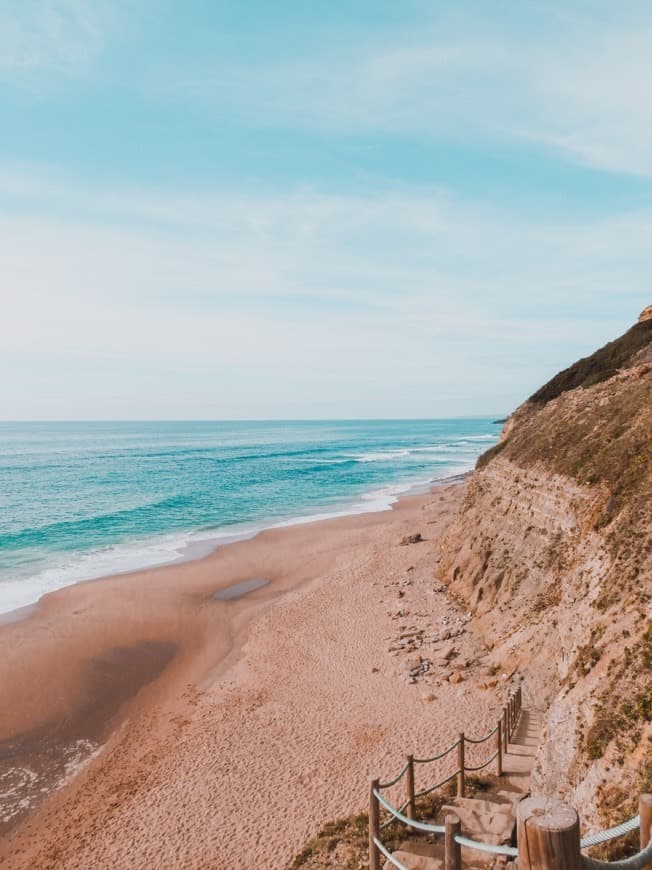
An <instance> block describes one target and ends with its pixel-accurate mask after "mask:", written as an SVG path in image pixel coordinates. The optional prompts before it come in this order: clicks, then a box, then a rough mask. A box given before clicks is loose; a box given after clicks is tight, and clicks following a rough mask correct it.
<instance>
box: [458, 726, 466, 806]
mask: <svg viewBox="0 0 652 870" xmlns="http://www.w3.org/2000/svg"><path fill="white" fill-rule="evenodd" d="M457 796H458V797H464V732H463V731H460V736H459V739H458V744H457Z"/></svg>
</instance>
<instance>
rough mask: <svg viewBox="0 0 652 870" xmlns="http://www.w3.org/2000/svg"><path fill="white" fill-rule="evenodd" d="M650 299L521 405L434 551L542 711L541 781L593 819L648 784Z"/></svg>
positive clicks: (599, 820) (541, 789) (537, 778)
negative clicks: (626, 326) (634, 318)
mask: <svg viewBox="0 0 652 870" xmlns="http://www.w3.org/2000/svg"><path fill="white" fill-rule="evenodd" d="M651 313H652V308H647V309H646V310H645V312H643V314H642V315H641V319H640V320H639V322H638V323H637V324H635V325H634V326H633V327H632V328H631V329H630V330H628V332H626V333H625V335H623V336H621V337H620V338H619V339H616V340H615V341H613V342H611V343H610V344H608V345H606V346H605V347H604V348H601V349H600V350H598V351H596V353H595V354H593V355H592V356H590V357H587V358H586V359H582V360H579V361H578V362H577V363H575V365H573V366H571V367H570V368H568V369H566V370H565V371H563V372H561V373H560V374H559V375H557V376H556V377H555V378H553V379H552V380H551V381H550V382H549V383H548V384H546V385H545V386H543V387H542V388H541V389H540V390H538V391H537V392H536V393H535V394H534V395H533V396H532V397H531V398H530V399H529V400H528V401H526V402H525V403H524V404H523V405H521V406H520V407H519V408H518V409H517V410H516V411H515V412H514V413H513V414H512V416H511V417H510V418H509V419H508V421H507V422H506V424H505V426H504V429H503V432H502V434H501V439H500V441H499V443H498V444H497V445H496V446H495V447H494V448H492V449H491V450H490V451H488V452H487V453H486V454H484V456H482V457H481V458H480V460H479V461H478V465H477V468H476V471H475V472H474V474H473V476H472V479H471V481H470V484H469V487H468V492H467V495H466V498H465V501H464V503H463V505H462V507H461V508H460V511H459V513H458V514H457V516H456V518H455V519H454V520H453V523H452V524H451V526H450V527H449V529H448V531H447V533H446V535H445V537H444V539H443V542H442V544H441V546H440V553H439V555H438V557H437V558H438V565H437V576H438V578H439V579H440V580H442V581H443V582H445V583H447V584H448V585H449V587H450V589H451V591H452V592H453V594H454V595H456V596H458V597H459V598H460V599H462V600H463V601H464V602H465V604H466V605H467V606H470V608H471V610H472V612H473V614H474V616H475V621H476V624H477V626H478V627H479V629H480V630H481V631H483V632H484V633H485V635H486V637H487V639H488V642H489V643H490V644H492V646H493V648H492V658H493V660H494V662H495V663H496V664H500V665H501V668H502V669H504V670H510V671H511V670H512V669H513V668H518V670H519V672H520V673H521V674H522V675H523V676H524V677H525V680H526V683H525V689H526V693H527V694H526V697H528V696H529V702H530V703H531V704H534V705H535V706H537V707H540V708H541V709H542V710H543V711H545V714H546V727H545V731H544V737H543V740H542V744H541V747H540V750H539V754H538V758H537V764H536V767H535V771H534V780H533V782H534V791H535V792H538V793H549V794H553V793H554V794H557V795H559V796H561V797H562V798H563V799H565V800H568V801H569V802H570V803H572V804H574V805H575V806H576V807H577V808H578V810H580V812H581V817H582V819H583V821H584V822H585V823H586V825H587V826H588V825H596V826H597V825H601V824H605V823H606V824H609V823H611V822H614V821H621V820H622V819H624V818H625V817H626V816H627V814H628V813H631V812H632V811H633V808H634V804H635V799H636V798H637V796H638V794H639V792H640V791H643V790H646V791H652V724H651V720H652V680H651V679H650V673H651V666H652V623H651V620H650V616H651V615H652V570H651V569H652V521H651V520H652V445H651V440H652V439H651V435H652V319H650V314H651Z"/></svg>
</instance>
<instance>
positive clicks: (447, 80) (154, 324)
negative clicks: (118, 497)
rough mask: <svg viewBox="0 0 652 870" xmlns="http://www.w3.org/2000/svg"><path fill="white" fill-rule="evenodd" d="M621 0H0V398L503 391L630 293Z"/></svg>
mask: <svg viewBox="0 0 652 870" xmlns="http://www.w3.org/2000/svg"><path fill="white" fill-rule="evenodd" d="M651 45H652V8H650V5H649V3H643V2H641V3H636V2H631V3H630V2H624V3H621V4H613V3H607V2H600V0H593V2H590V3H589V2H574V3H573V2H564V3H559V4H555V3H554V2H552V3H534V2H523V0H518V2H517V0H513V2H494V3H491V4H488V3H487V4H479V3H470V2H469V3H466V2H460V0H455V2H452V0H451V2H432V0H430V2H417V0H404V2H401V3H396V2H392V3H389V2H384V0H374V2H371V0H369V2H367V0H360V2H355V0H349V2H346V3H345V2H329V3H317V4H306V3H299V2H275V3H273V4H272V3H267V2H265V3H263V2H253V0H252V2H241V3H234V2H228V3H227V2H220V0H214V2H201V3H200V2H185V3H183V4H182V3H179V2H171V0H156V2H154V0H142V2H138V0H133V2H131V3H129V4H127V3H122V2H112V3H109V2H100V0H85V2H84V0H49V2H34V0H23V2H21V3H15V2H9V0H0V124H1V125H2V129H1V134H2V135H0V256H1V262H2V265H3V270H2V272H3V274H2V283H1V284H0V293H1V294H2V300H1V301H2V307H3V317H2V318H1V319H0V395H2V403H1V407H0V416H1V417H2V418H4V419H52V418H55V419H57V418H94V419H97V418H118V419H119V418H161V417H162V418H177V417H180V418H183V417H190V418H239V417H245V418H251V417H254V418H267V417H340V416H343V417H356V416H361V417H367V416H370V417H394V416H396V417H405V416H416V417H429V416H447V415H458V414H459V415H465V414H494V413H496V414H497V413H503V412H506V411H509V410H511V409H513V408H514V407H515V406H516V405H517V404H518V403H520V402H521V401H522V400H523V399H524V398H525V397H527V395H529V394H530V393H531V392H533V391H534V390H535V389H536V388H537V387H538V386H539V385H540V384H541V383H542V382H543V381H544V380H546V379H547V378H548V377H550V376H551V375H552V374H554V373H555V372H556V371H557V370H558V369H559V368H561V367H563V366H565V365H567V364H568V363H570V362H572V361H573V360H574V359H576V358H577V357H578V356H581V355H583V354H586V353H588V352H590V351H592V350H593V349H594V348H595V347H597V346H599V345H601V344H603V343H604V342H605V341H606V340H608V339H610V338H613V337H615V336H616V335H618V334H620V333H621V332H622V331H624V329H625V328H627V327H628V326H629V325H630V324H631V323H632V322H633V321H634V320H635V318H636V316H637V314H638V312H639V310H640V309H642V308H643V307H644V306H645V305H647V304H649V303H650V302H651V301H652V295H651V294H650V286H649V275H650V273H651V271H652V270H651V267H652V245H650V238H651V237H652V236H651V233H652V113H650V112H649V93H650V89H651V87H652V51H650V46H651Z"/></svg>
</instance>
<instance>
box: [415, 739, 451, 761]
mask: <svg viewBox="0 0 652 870" xmlns="http://www.w3.org/2000/svg"><path fill="white" fill-rule="evenodd" d="M459 742H460V741H459V740H456V741H455V743H453V744H452V746H449V747H448V749H444V751H443V752H440V753H439V755H433V756H432V758H415V759H414V763H415V764H431V763H432V762H433V761H441V759H442V758H446V756H447V755H450V753H451V752H452V751H453V750H454V749H457V745H458V743H459Z"/></svg>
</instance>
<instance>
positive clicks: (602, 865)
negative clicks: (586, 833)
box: [582, 840, 652, 870]
mask: <svg viewBox="0 0 652 870" xmlns="http://www.w3.org/2000/svg"><path fill="white" fill-rule="evenodd" d="M651 863H652V840H650V842H649V843H648V844H647V846H646V847H645V849H641V851H640V852H638V853H637V854H636V855H632V857H631V858H621V859H620V860H619V861H598V859H597V858H588V857H587V856H586V855H582V867H583V868H584V870H646V868H647V867H649V865H650V864H651Z"/></svg>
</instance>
